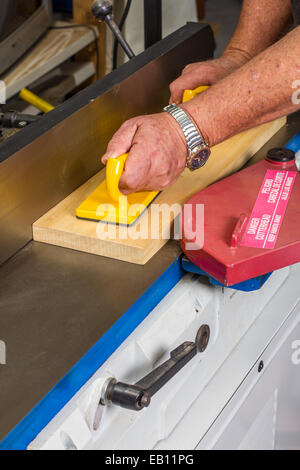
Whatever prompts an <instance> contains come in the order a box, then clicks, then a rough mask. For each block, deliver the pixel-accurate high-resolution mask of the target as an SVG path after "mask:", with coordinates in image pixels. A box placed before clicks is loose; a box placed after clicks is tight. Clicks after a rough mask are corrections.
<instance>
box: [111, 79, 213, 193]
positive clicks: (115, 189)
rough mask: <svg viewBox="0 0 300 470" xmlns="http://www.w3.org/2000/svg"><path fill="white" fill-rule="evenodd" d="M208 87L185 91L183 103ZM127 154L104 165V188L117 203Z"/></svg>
mask: <svg viewBox="0 0 300 470" xmlns="http://www.w3.org/2000/svg"><path fill="white" fill-rule="evenodd" d="M208 88H209V86H200V87H198V88H196V89H195V90H185V92H184V94H183V100H182V101H183V103H185V102H186V101H189V100H191V99H192V98H195V96H197V95H199V94H200V93H202V92H203V91H205V90H207V89H208ZM127 157H128V153H124V154H123V155H120V157H117V158H109V159H108V160H107V165H106V186H107V192H108V194H109V196H110V197H111V199H112V200H113V201H116V202H119V200H120V196H123V197H124V194H122V193H121V191H120V189H119V183H120V178H121V176H122V173H123V170H124V166H125V162H126V160H127Z"/></svg>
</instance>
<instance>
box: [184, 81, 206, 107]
mask: <svg viewBox="0 0 300 470" xmlns="http://www.w3.org/2000/svg"><path fill="white" fill-rule="evenodd" d="M208 88H209V86H206V85H203V86H199V87H198V88H195V90H185V92H184V93H183V98H182V102H183V103H186V102H187V101H189V100H192V99H193V98H195V96H197V95H199V94H200V93H202V92H203V91H205V90H207V89H208Z"/></svg>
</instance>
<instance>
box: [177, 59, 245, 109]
mask: <svg viewBox="0 0 300 470" xmlns="http://www.w3.org/2000/svg"><path fill="white" fill-rule="evenodd" d="M244 62H245V61H244V60H241V61H239V60H237V57H236V56H235V57H234V58H231V57H230V56H229V55H228V57H225V56H222V57H220V58H219V59H214V60H208V61H206V62H196V63H194V64H190V65H187V66H186V67H185V68H184V69H183V72H182V74H181V76H180V77H179V78H177V80H175V81H174V82H172V83H171V85H170V91H171V98H170V104H171V103H176V104H180V103H181V102H182V96H183V92H184V90H194V89H195V88H197V87H199V86H201V85H213V84H214V83H216V82H218V81H219V80H221V79H222V78H224V77H226V76H227V75H229V74H230V73H231V72H233V71H234V70H236V69H237V68H238V67H240V66H241V65H243V63H244Z"/></svg>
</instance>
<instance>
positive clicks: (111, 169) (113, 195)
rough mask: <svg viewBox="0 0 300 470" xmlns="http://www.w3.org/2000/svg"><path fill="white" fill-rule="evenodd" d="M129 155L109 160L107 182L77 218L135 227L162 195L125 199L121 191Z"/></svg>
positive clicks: (151, 193) (150, 193) (152, 193)
mask: <svg viewBox="0 0 300 470" xmlns="http://www.w3.org/2000/svg"><path fill="white" fill-rule="evenodd" d="M127 157H128V154H124V155H121V156H120V157H118V158H109V159H108V161H107V166H106V180H105V181H103V183H101V184H100V186H98V188H97V189H95V191H94V192H93V193H92V194H91V195H90V196H89V197H88V198H87V199H86V200H85V201H84V202H83V203H82V204H81V205H80V206H79V207H78V208H77V210H76V216H77V217H79V218H81V219H89V220H95V221H101V222H106V223H114V224H118V225H132V224H133V223H135V222H136V221H137V219H138V218H139V217H140V216H141V215H142V213H143V212H144V211H145V210H146V209H147V208H148V207H149V205H150V204H151V203H152V202H153V201H154V199H155V198H156V197H157V195H158V194H159V192H158V191H143V192H140V193H134V194H130V195H128V196H125V195H124V194H122V193H121V192H120V190H119V181H120V178H121V175H122V172H123V169H124V165H125V161H126V159H127Z"/></svg>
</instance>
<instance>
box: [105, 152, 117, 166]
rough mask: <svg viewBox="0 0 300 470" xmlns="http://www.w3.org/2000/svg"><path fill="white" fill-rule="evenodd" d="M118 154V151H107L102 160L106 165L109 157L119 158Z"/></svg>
mask: <svg viewBox="0 0 300 470" xmlns="http://www.w3.org/2000/svg"><path fill="white" fill-rule="evenodd" d="M117 156H118V155H117V154H116V153H105V154H104V155H103V157H102V158H101V161H102V163H103V164H104V165H105V164H106V163H107V160H108V159H109V158H117Z"/></svg>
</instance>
